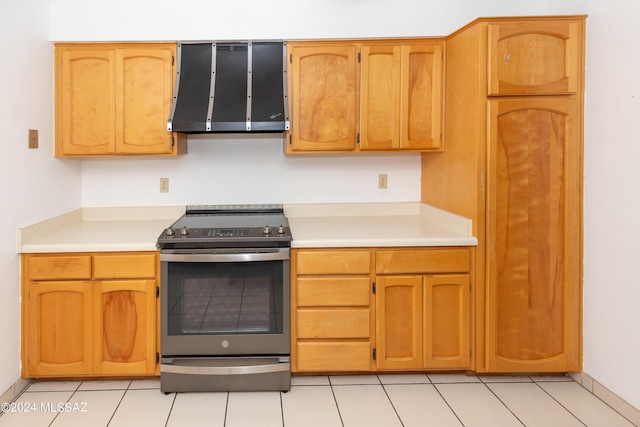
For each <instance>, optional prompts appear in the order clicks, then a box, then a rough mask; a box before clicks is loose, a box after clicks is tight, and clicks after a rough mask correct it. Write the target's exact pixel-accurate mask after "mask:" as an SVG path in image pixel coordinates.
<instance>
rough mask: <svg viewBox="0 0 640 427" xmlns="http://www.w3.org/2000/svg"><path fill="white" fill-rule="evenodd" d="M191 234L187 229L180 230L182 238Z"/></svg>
mask: <svg viewBox="0 0 640 427" xmlns="http://www.w3.org/2000/svg"><path fill="white" fill-rule="evenodd" d="M188 234H189V229H188V228H187V227H182V228H181V229H180V235H181V236H187V235H188Z"/></svg>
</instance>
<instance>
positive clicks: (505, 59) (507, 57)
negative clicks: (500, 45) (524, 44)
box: [504, 52, 511, 62]
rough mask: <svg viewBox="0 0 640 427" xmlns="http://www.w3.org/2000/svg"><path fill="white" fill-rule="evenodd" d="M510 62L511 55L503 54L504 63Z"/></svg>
mask: <svg viewBox="0 0 640 427" xmlns="http://www.w3.org/2000/svg"><path fill="white" fill-rule="evenodd" d="M509 61H511V54H510V53H509V52H505V53H504V62H509Z"/></svg>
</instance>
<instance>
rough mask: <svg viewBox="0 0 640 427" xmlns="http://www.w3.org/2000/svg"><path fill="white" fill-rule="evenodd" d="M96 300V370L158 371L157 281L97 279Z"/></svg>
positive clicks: (142, 372) (129, 372) (132, 372)
mask: <svg viewBox="0 0 640 427" xmlns="http://www.w3.org/2000/svg"><path fill="white" fill-rule="evenodd" d="M94 301H95V302H94V303H95V328H94V329H95V332H94V337H95V350H94V354H95V364H94V365H95V366H94V373H96V374H145V373H147V374H150V373H153V372H155V368H156V364H155V358H156V329H155V325H156V282H155V280H122V281H115V280H114V281H104V282H97V283H96V284H95V297H94Z"/></svg>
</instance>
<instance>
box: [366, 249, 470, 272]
mask: <svg viewBox="0 0 640 427" xmlns="http://www.w3.org/2000/svg"><path fill="white" fill-rule="evenodd" d="M470 270H471V255H470V251H469V249H421V250H406V251H405V250H392V251H385V250H382V251H377V252H376V273H378V274H395V273H462V272H467V271H470Z"/></svg>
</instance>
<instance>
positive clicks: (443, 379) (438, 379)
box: [428, 374, 481, 384]
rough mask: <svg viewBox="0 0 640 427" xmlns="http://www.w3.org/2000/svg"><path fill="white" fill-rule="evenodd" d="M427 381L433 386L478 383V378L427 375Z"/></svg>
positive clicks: (458, 375)
mask: <svg viewBox="0 0 640 427" xmlns="http://www.w3.org/2000/svg"><path fill="white" fill-rule="evenodd" d="M428 377H429V380H431V382H432V383H434V384H450V383H479V382H481V381H480V378H478V377H472V376H469V375H466V374H429V375H428Z"/></svg>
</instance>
